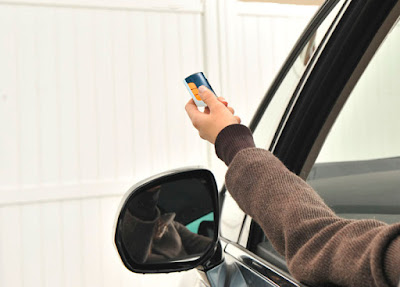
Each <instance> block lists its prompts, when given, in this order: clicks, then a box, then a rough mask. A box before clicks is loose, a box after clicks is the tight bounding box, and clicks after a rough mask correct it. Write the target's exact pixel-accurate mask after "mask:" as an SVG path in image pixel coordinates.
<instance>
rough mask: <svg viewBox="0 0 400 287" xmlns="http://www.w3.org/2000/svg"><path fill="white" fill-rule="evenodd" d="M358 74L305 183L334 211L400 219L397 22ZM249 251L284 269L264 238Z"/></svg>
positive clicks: (399, 41)
mask: <svg viewBox="0 0 400 287" xmlns="http://www.w3.org/2000/svg"><path fill="white" fill-rule="evenodd" d="M398 23H399V22H397V24H396V25H395V26H393V27H392V30H391V32H390V33H389V34H388V35H387V36H386V39H385V40H384V41H383V42H382V44H381V46H380V48H379V49H378V51H377V52H376V53H375V55H374V57H373V58H372V60H371V61H370V63H369V64H368V66H367V68H366V69H365V71H364V72H363V74H362V75H361V77H360V79H359V80H358V82H357V84H356V86H355V87H354V89H353V91H352V92H351V94H350V96H349V97H348V99H347V102H346V103H345V105H344V106H343V108H342V110H341V111H340V113H339V114H338V116H337V118H336V121H335V122H334V124H333V126H332V127H331V129H330V132H329V134H328V136H327V138H326V140H325V142H324V143H323V145H322V148H321V150H320V153H319V155H318V157H317V160H316V162H315V164H314V166H313V167H312V169H311V171H310V173H309V175H308V178H307V182H308V183H309V184H310V185H311V186H312V187H313V188H314V189H315V190H316V191H317V192H318V193H319V194H320V196H321V197H322V198H323V199H324V201H325V202H326V203H327V205H328V206H330V207H331V208H332V209H333V210H334V211H335V212H336V213H337V214H338V215H339V216H341V217H343V218H350V219H377V220H380V221H383V222H386V223H388V224H391V223H395V222H400V114H399V112H398V107H399V106H400V97H399V91H400V81H398V76H397V75H398V73H399V72H400V65H399V64H400V54H399V53H398V51H399V50H400V24H398ZM254 249H255V250H254V252H255V253H256V254H257V255H259V256H261V257H263V258H266V259H267V260H268V261H269V262H273V263H274V264H275V265H277V266H278V267H280V268H281V269H284V270H287V267H286V264H285V260H284V257H283V256H281V255H279V254H278V253H277V252H276V251H275V250H274V248H273V247H272V246H271V244H270V243H269V242H268V240H267V239H266V238H265V237H264V238H263V240H261V242H259V243H258V244H257V245H256V247H255V248H254Z"/></svg>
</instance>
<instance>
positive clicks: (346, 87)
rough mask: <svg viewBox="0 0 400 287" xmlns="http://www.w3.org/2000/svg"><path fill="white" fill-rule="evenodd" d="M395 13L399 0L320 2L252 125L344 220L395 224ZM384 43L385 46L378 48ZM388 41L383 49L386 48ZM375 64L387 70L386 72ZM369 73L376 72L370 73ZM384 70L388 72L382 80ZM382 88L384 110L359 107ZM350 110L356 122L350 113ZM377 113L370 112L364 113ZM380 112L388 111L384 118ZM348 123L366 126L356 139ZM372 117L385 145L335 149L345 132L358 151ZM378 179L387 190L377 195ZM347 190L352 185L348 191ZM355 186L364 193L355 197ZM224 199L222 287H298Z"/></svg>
mask: <svg viewBox="0 0 400 287" xmlns="http://www.w3.org/2000/svg"><path fill="white" fill-rule="evenodd" d="M399 13H400V4H399V1H397V0H393V1H379V0H377V1H376V0H375V1H364V0H363V1H357V0H353V1H350V0H348V1H345V0H344V1H326V2H325V4H324V5H323V6H322V7H321V9H320V10H319V11H318V13H317V14H316V15H315V17H314V19H313V20H312V21H311V22H310V24H309V25H308V27H307V28H306V30H305V32H304V33H303V35H302V36H301V38H300V40H299V41H298V42H297V44H296V45H295V47H294V49H293V51H292V52H291V54H290V55H289V57H288V59H287V61H286V63H285V65H284V66H283V68H282V70H281V71H280V73H279V74H278V76H277V78H276V79H275V81H274V83H273V84H272V86H271V88H270V89H269V91H268V92H267V94H266V96H265V98H264V99H263V101H262V103H261V105H260V107H259V109H258V111H257V113H256V114H255V116H254V118H253V121H252V123H251V125H250V128H251V130H252V131H253V133H254V139H255V141H256V145H257V146H258V147H264V148H269V149H270V150H271V151H272V152H273V153H274V154H275V155H276V156H277V157H278V158H279V159H281V160H282V162H283V163H284V164H285V165H286V166H287V167H288V168H289V169H290V170H292V171H293V172H295V173H296V174H298V175H300V176H301V177H302V178H303V179H307V177H308V181H309V183H310V184H311V185H312V186H314V188H316V189H317V191H319V192H320V194H321V196H323V197H324V199H325V200H326V201H327V203H328V204H329V205H330V206H331V207H332V208H333V209H334V210H335V211H336V212H337V213H339V215H341V216H344V217H349V218H370V217H375V218H378V219H381V220H383V221H387V222H388V223H390V222H393V221H400V216H399V215H400V211H399V210H398V209H399V208H398V206H400V198H399V195H400V190H399V186H400V182H398V181H397V178H400V177H399V176H398V175H397V173H398V170H399V164H398V163H399V159H398V158H397V157H398V156H399V155H400V150H398V149H397V147H399V146H400V140H399V137H398V136H397V134H398V131H399V130H400V126H399V125H398V124H397V123H400V118H399V117H397V118H396V116H395V114H397V113H395V110H394V108H393V107H398V106H399V105H398V104H399V102H398V101H397V98H398V96H397V97H396V96H395V94H396V93H397V94H398V91H399V90H400V89H398V88H399V87H398V84H397V86H394V84H396V83H397V81H395V80H394V77H395V75H396V72H397V74H398V70H396V69H397V68H396V67H397V66H399V65H398V64H399V62H400V58H399V57H398V56H397V54H398V53H395V52H393V51H396V47H397V51H399V49H398V48H399V47H400V45H399V44H398V43H399V41H400V39H399V38H400V37H399V36H400V34H399V32H398V30H399V29H398V28H397V26H396V21H397V20H398V18H399ZM385 38H387V39H386V40H385ZM392 39H394V40H392ZM384 40H385V41H384ZM382 42H384V44H383V45H382V46H383V48H381V49H380V50H379V53H376V51H377V50H378V48H379V47H380V46H381V44H382ZM387 45H389V47H390V48H385V47H386V46H387ZM388 51H389V52H388ZM390 51H392V52H390ZM381 52H382V53H383V54H382V55H383V56H380V54H381ZM388 53H389V54H388ZM375 54H377V56H376V57H374V55H375ZM388 55H389V56H388ZM382 57H383V58H384V60H382ZM387 57H392V58H389V59H388V58H387ZM371 59H373V60H371ZM376 59H378V60H376ZM396 61H397V62H396ZM370 62H371V65H370V66H368V64H369V63H370ZM374 63H375V64H374ZM376 63H378V64H376ZM382 63H387V64H391V65H392V66H391V68H387V67H386V66H384V65H383V64H382ZM393 63H397V66H396V64H393ZM367 66H368V69H367V70H366V67H367ZM377 67H378V68H377ZM390 69H391V71H390ZM365 70H366V72H365V73H364V71H365ZM369 71H373V73H375V74H376V75H378V76H376V77H377V78H376V79H373V77H372V76H370V74H371V72H369ZM388 71H389V72H388ZM388 73H389V74H390V73H391V77H389V76H386V75H389V74H388ZM375 74H374V75H375ZM359 80H360V81H359ZM372 80H375V81H372ZM358 81H359V84H357V82H358ZM372 82H375V83H377V84H375V85H372V86H369V87H374V88H373V89H370V88H368V87H367V88H365V85H367V86H368V85H370V84H371V83H372ZM356 84H357V86H356ZM360 87H361V88H360ZM396 87H397V89H396ZM382 90H383V91H390V92H387V94H388V97H387V98H389V99H391V101H386V100H382V101H384V102H385V105H383V106H384V108H382V109H380V110H379V111H377V110H374V109H373V108H374V105H375V106H377V105H378V106H379V102H378V101H375V102H374V101H373V100H372V103H371V104H366V103H365V99H364V98H363V97H362V96H363V95H364V94H365V92H366V91H369V93H370V95H371V96H370V97H371V98H372V99H376V97H375V98H374V95H381V94H382V92H381V91H382ZM385 95H386V94H385ZM377 97H378V98H381V97H380V96H377ZM353 99H354V100H353ZM346 102H347V103H346ZM345 103H346V105H345ZM349 106H350V108H349ZM368 108H369V110H368ZM342 110H343V113H341V111H342ZM354 111H357V113H356V114H357V115H359V116H357V117H358V118H357V117H356V118H352V117H349V116H348V115H354ZM374 112H375V115H374V116H375V117H368V115H369V116H371V114H373V113H374ZM383 115H386V116H387V115H390V116H389V117H383V119H382V116H383ZM336 119H338V120H337V121H336ZM343 119H344V120H343ZM378 119H379V121H378ZM346 120H347V122H349V121H350V122H351V123H353V125H352V126H351V127H352V129H353V130H354V131H359V130H360V129H362V128H363V130H364V132H363V133H361V134H362V135H363V137H357V136H356V135H357V132H349V130H347V134H346V133H345V132H343V127H345V126H348V124H347V123H346ZM356 120H357V121H356ZM335 121H336V123H335ZM385 122H388V124H386V125H385V124H384V123H385ZM334 123H335V124H334ZM354 123H357V124H354ZM371 123H373V124H374V126H375V129H374V132H375V133H374V134H372V133H371V138H375V137H377V138H381V139H382V138H385V137H386V138H388V141H389V142H391V144H389V145H387V144H386V148H383V146H385V145H383V146H382V145H380V144H379V141H378V142H376V144H375V145H374V144H370V145H367V146H368V147H369V148H365V149H363V154H361V153H360V154H358V155H357V156H354V154H353V152H349V151H347V152H345V154H346V155H347V157H344V155H343V154H341V152H340V151H335V150H334V147H337V143H338V142H340V143H341V144H342V150H341V151H343V150H346V149H345V147H346V146H347V145H349V143H348V142H349V141H350V138H356V139H358V143H355V144H352V147H353V149H354V150H357V148H358V151H359V150H360V148H359V145H360V143H361V144H362V143H363V142H362V141H361V139H363V141H364V142H368V141H369V138H368V129H367V128H365V126H367V127H368V125H370V124H371ZM388 125H390V127H388ZM344 129H345V128H344ZM382 129H384V130H385V131H386V132H385V133H383V132H382V131H381V130H382ZM329 131H331V133H329ZM328 134H329V136H328ZM394 135H396V136H394ZM332 149H333V151H332ZM382 150H383V152H382ZM320 152H321V153H320ZM342 153H343V152H342ZM349 154H350V155H353V157H351V156H348V155H349ZM327 155H329V156H327ZM365 155H368V156H365ZM317 158H318V160H317V164H315V165H314V163H315V162H316V159H317ZM310 171H311V172H310ZM382 172H383V173H382ZM371 175H374V180H376V184H375V188H374V187H370V189H369V190H366V189H365V187H366V185H367V183H366V182H365V177H370V176H371ZM344 177H345V178H346V179H347V185H346V184H345V183H346V182H345V183H343V178H344ZM388 178H390V181H388ZM339 182H341V183H342V185H341V186H339ZM383 182H387V186H386V187H385V188H386V189H385V192H383V193H382V192H381V190H382V183H383ZM357 184H358V185H357ZM349 186H351V187H353V186H357V188H356V189H355V190H351V189H349ZM378 187H381V189H378ZM350 191H352V192H350ZM362 191H364V192H366V193H363V194H360V192H362ZM344 195H346V196H344ZM221 198H224V203H223V206H222V214H221V220H222V223H221V236H222V238H223V239H222V240H223V243H224V248H225V249H224V250H225V254H226V261H227V265H228V266H230V267H229V268H230V269H229V268H228V269H227V271H226V274H228V275H227V276H228V277H229V276H230V277H231V278H230V279H229V280H230V281H229V282H230V283H229V284H228V286H236V285H235V284H239V285H240V283H243V284H245V285H247V286H301V284H300V283H298V282H296V281H295V280H294V279H293V278H291V276H290V274H289V270H288V268H287V266H286V264H285V260H284V258H283V257H282V256H281V255H279V254H278V253H277V252H276V251H275V250H274V248H273V247H272V246H271V244H270V243H269V241H268V239H267V238H266V237H265V236H264V232H263V231H262V230H261V228H260V227H259V226H258V224H257V223H256V222H254V221H252V219H251V218H249V217H248V216H246V215H245V214H243V213H241V211H240V210H239V209H238V207H237V206H236V205H235V203H234V202H233V200H232V199H231V198H230V196H229V194H228V193H226V192H225V191H224V190H223V191H222V193H221ZM361 199H363V200H361ZM238 223H240V224H238ZM229 270H235V271H239V272H236V273H234V272H231V271H229ZM238 274H240V275H238ZM235 282H236V283H235ZM238 282H239V283H238ZM261 282H262V283H261ZM261 284H264V285H261ZM218 285H219V284H218Z"/></svg>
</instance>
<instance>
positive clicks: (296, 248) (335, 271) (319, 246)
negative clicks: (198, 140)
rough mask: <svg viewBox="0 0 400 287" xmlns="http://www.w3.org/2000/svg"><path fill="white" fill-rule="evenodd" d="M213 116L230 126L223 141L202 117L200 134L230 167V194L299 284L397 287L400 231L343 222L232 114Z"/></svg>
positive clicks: (381, 225) (223, 132)
mask: <svg viewBox="0 0 400 287" xmlns="http://www.w3.org/2000/svg"><path fill="white" fill-rule="evenodd" d="M200 96H202V95H201V94H200ZM187 111H188V113H190V112H191V109H189V110H188V109H187ZM211 112H212V107H211ZM189 116H190V115H189ZM215 116H216V117H217V118H218V117H219V119H220V121H221V122H224V123H225V124H226V126H225V127H224V128H222V129H221V130H220V131H219V132H218V133H217V135H216V134H215V129H214V128H212V127H209V125H211V124H212V123H210V122H207V121H202V119H201V118H200V117H198V118H196V120H197V122H196V125H195V127H196V128H197V127H198V130H199V132H201V133H203V134H211V135H209V136H208V138H210V139H214V140H213V141H212V140H211V141H210V140H209V141H210V142H212V143H214V142H215V145H216V152H217V155H218V157H220V158H221V159H222V160H223V161H224V162H225V163H226V164H227V165H229V169H228V172H227V175H226V185H227V188H228V190H229V192H230V193H231V194H232V196H233V198H234V199H235V200H236V201H237V202H238V204H239V206H240V207H241V208H242V209H243V210H244V211H245V212H246V213H247V214H249V215H250V216H251V217H252V218H253V219H254V220H255V221H256V222H258V223H259V224H260V226H261V227H262V229H263V230H264V232H265V234H266V236H267V237H268V239H269V240H270V241H271V243H272V244H273V245H274V247H275V248H276V249H277V251H278V252H280V253H281V254H283V255H285V257H286V260H287V263H288V267H289V270H290V272H291V273H292V275H293V276H294V277H295V278H296V279H298V280H300V281H303V282H305V283H309V284H310V285H315V286H321V285H325V286H326V285H328V284H331V285H332V284H335V285H340V286H396V284H397V282H398V280H399V277H400V256H399V255H400V224H395V225H390V226H389V225H386V224H384V223H382V222H379V221H375V220H358V221H356V220H346V219H342V218H339V217H338V216H336V215H335V214H334V213H333V212H332V211H331V210H330V209H329V207H327V206H326V205H325V203H324V202H323V200H322V199H321V198H320V197H319V196H318V194H317V193H316V192H315V191H314V190H313V189H312V188H311V187H310V186H308V185H307V183H305V182H304V181H303V180H302V179H301V178H299V177H297V176H296V175H295V174H293V173H291V172H290V171H289V170H288V169H287V168H286V167H285V166H284V165H283V164H282V163H281V162H280V161H279V160H278V159H277V158H276V157H275V156H273V155H272V154H271V153H270V152H269V151H266V150H263V149H257V148H254V142H253V140H252V136H251V133H250V132H249V131H248V130H247V131H246V129H245V128H243V127H240V126H239V125H232V124H230V123H229V116H228V115H227V114H226V113H221V114H218V112H215ZM191 119H192V117H191ZM206 139H207V138H206Z"/></svg>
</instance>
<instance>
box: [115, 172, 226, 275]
mask: <svg viewBox="0 0 400 287" xmlns="http://www.w3.org/2000/svg"><path fill="white" fill-rule="evenodd" d="M218 234H219V204H218V189H217V185H216V182H215V179H214V176H213V174H212V173H211V172H210V171H209V170H206V169H192V168H187V169H183V170H182V169H181V170H174V171H169V172H166V173H163V174H159V175H157V176H154V177H151V178H149V179H146V180H144V181H142V182H139V183H138V184H135V185H134V186H132V187H131V188H130V189H129V190H128V191H127V192H126V194H125V196H124V197H123V199H122V201H121V204H120V207H119V210H118V212H117V219H116V224H115V235H114V243H115V246H116V248H117V251H118V253H119V255H120V258H121V260H122V262H123V263H124V265H125V267H126V268H128V269H129V270H130V271H132V272H135V273H169V272H177V271H185V270H189V269H193V268H196V267H198V266H202V265H204V266H207V265H208V264H206V263H207V261H209V260H210V259H211V258H212V257H213V255H214V254H215V253H216V252H217V248H218V245H219V242H218Z"/></svg>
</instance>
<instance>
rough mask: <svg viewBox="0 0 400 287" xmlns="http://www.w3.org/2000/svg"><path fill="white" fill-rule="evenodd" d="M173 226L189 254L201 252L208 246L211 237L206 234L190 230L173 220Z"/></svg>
mask: <svg viewBox="0 0 400 287" xmlns="http://www.w3.org/2000/svg"><path fill="white" fill-rule="evenodd" d="M174 226H175V228H176V230H177V232H178V234H179V236H180V238H181V240H182V245H183V248H184V249H185V251H186V253H187V254H189V255H195V254H201V253H203V252H204V251H206V250H207V248H208V247H210V244H211V243H212V239H211V238H208V237H206V236H203V235H200V234H196V233H193V232H191V231H190V230H189V229H187V228H186V226H184V225H183V224H181V223H179V222H177V221H175V222H174Z"/></svg>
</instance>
